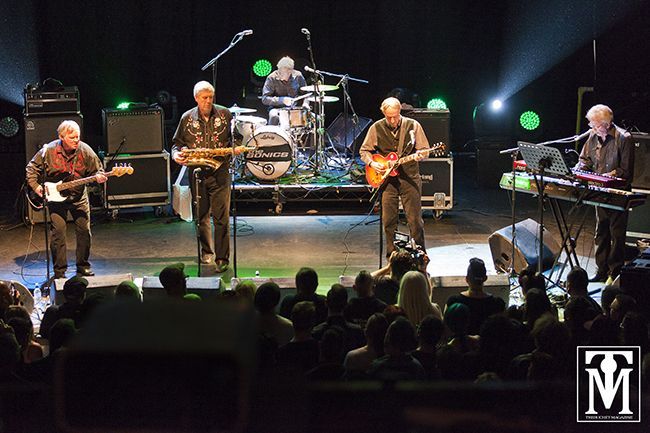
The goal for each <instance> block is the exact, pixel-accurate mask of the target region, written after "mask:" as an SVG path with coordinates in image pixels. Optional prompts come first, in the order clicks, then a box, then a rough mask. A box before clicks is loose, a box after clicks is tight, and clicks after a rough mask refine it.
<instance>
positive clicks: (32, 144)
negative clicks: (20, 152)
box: [23, 114, 84, 164]
mask: <svg viewBox="0 0 650 433" xmlns="http://www.w3.org/2000/svg"><path fill="white" fill-rule="evenodd" d="M64 120H74V121H75V122H77V123H78V124H79V127H80V128H81V140H82V141H83V139H84V135H83V116H82V115H81V114H47V115H26V116H24V117H23V121H24V127H25V128H24V131H25V164H27V163H28V162H29V161H31V160H32V158H33V157H34V155H36V152H38V151H39V150H40V149H41V148H42V147H43V145H44V144H47V143H49V142H50V141H53V140H56V139H57V138H59V135H58V134H57V132H56V129H57V128H58V127H59V125H60V124H61V122H63V121H64Z"/></svg>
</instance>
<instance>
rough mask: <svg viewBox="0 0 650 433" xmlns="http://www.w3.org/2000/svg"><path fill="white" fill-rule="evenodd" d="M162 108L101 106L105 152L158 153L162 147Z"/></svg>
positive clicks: (112, 153)
mask: <svg viewBox="0 0 650 433" xmlns="http://www.w3.org/2000/svg"><path fill="white" fill-rule="evenodd" d="M164 117H165V116H164V115H163V111H162V108H157V107H156V108H143V109H134V110H116V109H111V108H104V109H103V110H102V123H103V126H104V137H105V138H106V153H107V154H109V155H114V154H115V153H118V152H119V153H129V154H136V153H158V152H162V151H163V146H164V139H163V137H164V132H163V131H164V126H163V118H164Z"/></svg>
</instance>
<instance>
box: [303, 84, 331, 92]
mask: <svg viewBox="0 0 650 433" xmlns="http://www.w3.org/2000/svg"><path fill="white" fill-rule="evenodd" d="M338 89H339V86H334V85H332V84H319V85H318V91H319V92H330V91H332V90H338ZM300 90H302V91H303V92H316V91H317V89H316V87H315V86H302V87H301V88H300Z"/></svg>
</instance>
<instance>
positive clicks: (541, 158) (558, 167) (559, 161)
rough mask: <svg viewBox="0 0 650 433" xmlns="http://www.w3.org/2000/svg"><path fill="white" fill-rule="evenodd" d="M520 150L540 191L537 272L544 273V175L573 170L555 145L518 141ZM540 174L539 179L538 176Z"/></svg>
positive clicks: (567, 172)
mask: <svg viewBox="0 0 650 433" xmlns="http://www.w3.org/2000/svg"><path fill="white" fill-rule="evenodd" d="M517 144H518V146H519V151H520V152H521V156H522V157H523V158H524V162H525V163H526V168H527V169H528V170H529V171H530V172H531V173H532V174H533V178H534V179H535V183H536V184H537V191H538V195H537V197H538V206H539V209H538V213H539V236H538V237H539V251H538V253H537V272H539V273H540V275H541V273H542V270H543V261H544V188H545V184H544V175H546V174H553V175H557V176H563V177H566V176H569V175H570V174H571V170H569V167H567V165H566V163H565V162H564V159H563V158H562V154H561V153H560V151H559V150H558V149H556V148H554V147H546V146H542V145H541V144H533V143H526V142H522V141H520V142H518V143H517ZM537 175H539V180H538V176H537Z"/></svg>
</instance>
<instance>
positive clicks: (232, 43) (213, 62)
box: [201, 30, 253, 93]
mask: <svg viewBox="0 0 650 433" xmlns="http://www.w3.org/2000/svg"><path fill="white" fill-rule="evenodd" d="M252 34H253V31H252V30H242V31H241V32H239V33H237V34H236V35H235V36H233V38H232V40H231V41H230V44H229V45H228V46H227V47H226V48H225V49H224V50H223V51H222V52H220V53H219V54H217V55H216V56H215V57H214V58H213V59H212V60H210V61H209V62H208V63H206V64H205V65H203V67H202V68H201V70H202V71H205V70H206V69H208V68H209V67H210V66H212V87H214V90H215V93H216V91H217V61H218V60H219V58H220V57H221V56H223V55H224V54H226V53H227V52H228V51H230V50H231V49H232V47H234V46H235V45H237V44H238V43H239V42H241V40H242V39H244V36H248V35H252Z"/></svg>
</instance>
